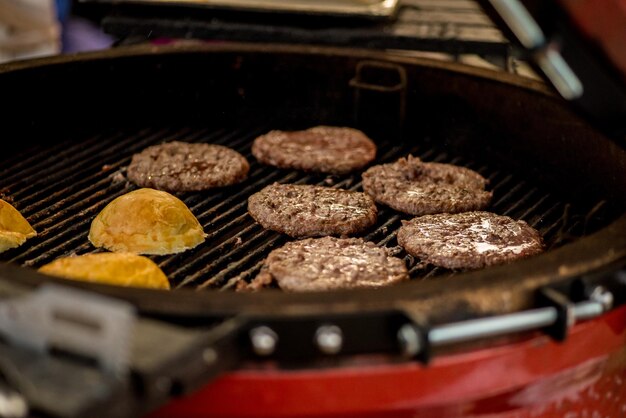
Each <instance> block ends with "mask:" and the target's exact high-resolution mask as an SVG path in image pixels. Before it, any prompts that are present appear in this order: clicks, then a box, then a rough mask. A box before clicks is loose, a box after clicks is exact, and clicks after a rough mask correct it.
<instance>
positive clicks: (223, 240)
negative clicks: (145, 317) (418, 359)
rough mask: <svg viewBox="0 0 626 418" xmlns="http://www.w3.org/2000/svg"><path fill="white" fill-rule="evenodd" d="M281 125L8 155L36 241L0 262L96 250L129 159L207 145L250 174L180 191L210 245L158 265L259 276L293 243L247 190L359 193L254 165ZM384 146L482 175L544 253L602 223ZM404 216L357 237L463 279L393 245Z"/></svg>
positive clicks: (218, 285) (422, 269)
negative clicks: (259, 213)
mask: <svg viewBox="0 0 626 418" xmlns="http://www.w3.org/2000/svg"><path fill="white" fill-rule="evenodd" d="M282 127H283V126H282V124H280V123H277V122H271V121H270V122H268V121H267V120H265V121H264V122H258V120H257V121H251V122H250V123H249V124H243V125H242V124H240V125H238V126H237V127H229V126H222V127H218V128H208V127H205V128H201V129H194V128H183V129H179V128H174V127H169V128H148V129H138V130H132V129H128V130H119V131H111V132H108V133H102V134H99V135H96V136H92V137H89V138H86V139H84V140H82V141H64V142H60V143H57V144H49V145H37V146H34V147H32V148H30V149H28V150H27V151H25V152H21V153H19V154H16V155H13V156H9V157H7V158H6V159H5V160H4V161H3V162H2V163H1V164H2V165H1V166H0V197H3V198H4V199H7V200H9V201H10V202H12V203H13V204H14V205H15V206H16V207H17V208H18V210H20V212H21V213H22V214H23V215H24V216H25V217H26V219H28V221H29V222H30V223H31V225H32V226H33V227H34V228H35V230H36V231H37V233H38V235H37V237H35V238H32V239H30V240H28V241H27V242H26V244H25V245H23V246H21V247H19V248H17V249H13V250H10V251H8V252H5V253H3V254H1V255H0V257H1V258H0V260H1V261H9V262H12V263H18V264H21V265H23V266H28V267H34V268H37V267H40V266H42V265H43V264H45V263H48V262H50V261H52V260H54V259H56V258H58V257H62V256H69V255H72V254H84V253H90V252H96V251H99V250H97V249H95V248H94V247H93V246H92V245H91V244H90V243H89V242H88V240H87V234H88V232H89V227H90V224H91V221H92V220H93V218H94V217H95V215H96V214H97V213H98V212H99V211H100V210H101V209H102V208H104V206H105V205H106V204H108V203H109V202H110V201H111V200H113V199H114V198H116V197H118V196H121V195H123V194H125V193H128V192H130V191H132V190H134V189H136V188H137V187H136V186H135V185H133V184H131V183H129V182H128V181H127V180H126V178H125V177H124V173H125V170H126V167H127V165H128V163H129V162H130V159H131V156H132V154H133V153H136V152H139V151H141V150H142V149H144V148H145V147H147V146H149V145H154V144H158V143H161V142H167V141H172V140H180V141H187V142H208V143H215V144H222V145H226V146H229V147H231V148H233V149H235V150H237V151H239V152H240V153H242V154H243V155H244V156H245V157H246V158H247V159H248V161H249V162H250V174H249V178H248V179H247V180H246V181H245V182H243V183H241V184H239V185H237V186H233V187H228V188H222V189H216V190H210V191H207V192H201V193H185V194H181V195H179V197H180V198H181V199H182V200H183V201H184V202H185V204H187V206H188V207H189V208H190V209H191V211H192V212H193V213H194V214H195V215H196V217H197V218H198V220H199V221H200V223H201V224H202V225H203V227H204V230H205V232H206V233H207V234H208V236H207V239H206V242H205V243H204V244H203V245H201V246H199V247H197V248H195V249H193V250H191V251H187V252H184V253H181V254H175V255H170V256H153V257H152V259H153V260H154V261H155V262H156V263H157V264H158V265H159V266H160V267H161V268H162V269H163V271H164V272H165V274H166V275H167V276H168V277H169V279H170V282H171V284H172V287H174V288H180V287H193V288H196V289H222V290H225V289H233V288H234V287H235V285H236V284H237V282H238V281H240V280H247V281H249V280H251V279H252V278H254V277H255V275H256V274H257V273H258V271H259V270H260V268H261V265H262V262H263V260H264V258H265V257H266V256H267V254H268V253H269V252H270V251H271V250H272V249H274V248H276V247H278V246H280V245H282V244H283V243H285V242H287V240H288V239H289V238H288V237H286V236H284V235H281V234H279V233H276V232H273V231H268V230H264V229H263V228H262V227H261V226H260V225H258V224H256V223H255V222H254V220H253V219H252V218H251V217H250V216H249V215H248V214H247V199H248V197H249V196H250V195H251V194H253V193H255V192H257V191H259V190H261V189H262V188H263V187H265V186H267V185H269V184H272V183H273V182H279V183H297V184H319V185H329V186H332V187H339V188H345V189H349V190H362V189H361V180H360V173H356V174H351V175H345V176H327V175H320V174H310V173H303V172H298V171H291V170H282V169H276V168H274V167H268V166H264V165H261V164H259V163H257V162H256V160H255V159H254V157H253V156H252V155H251V153H250V147H251V144H252V140H253V139H254V138H255V137H256V136H258V135H260V134H262V133H265V132H266V131H268V130H270V129H275V128H282ZM300 127H302V126H300ZM300 127H298V128H300ZM378 148H379V149H378V158H377V159H376V163H386V162H391V161H394V160H396V159H397V158H399V157H402V156H405V155H407V154H409V153H412V154H413V155H416V156H419V157H420V158H421V159H423V160H424V161H436V162H444V163H453V164H457V165H461V166H465V167H469V168H471V169H473V170H476V171H478V172H479V173H481V174H482V175H483V176H485V177H486V178H488V179H489V181H490V186H489V188H490V189H491V190H493V192H494V197H493V200H492V204H491V206H490V207H489V208H488V209H487V210H490V211H493V212H496V213H498V214H503V215H508V216H511V217H513V218H515V219H523V220H525V221H527V222H528V223H529V224H530V225H532V226H533V227H535V228H537V229H538V230H539V231H540V232H541V234H542V235H543V237H544V239H545V241H546V244H547V247H548V249H551V248H555V247H558V246H560V245H562V244H564V243H566V242H570V241H571V240H574V239H576V238H579V237H581V236H583V235H585V234H586V233H589V232H592V230H595V229H597V228H599V227H601V226H603V225H602V224H603V222H602V220H601V219H596V217H595V214H596V212H597V209H598V207H595V208H583V207H578V206H575V205H573V204H570V203H569V202H566V201H563V200H562V199H561V198H559V197H558V196H557V194H555V193H552V191H551V190H546V189H545V186H542V185H541V184H534V183H533V182H532V181H531V180H530V179H526V178H524V176H523V174H521V173H516V172H509V171H507V169H505V168H503V167H502V166H501V164H498V162H497V161H494V160H490V159H489V158H488V157H489V156H488V155H484V156H483V157H482V158H481V159H470V158H468V157H467V156H465V155H455V154H454V153H453V152H452V151H450V150H448V149H445V147H444V146H442V145H441V144H440V143H436V142H435V141H432V140H429V138H422V139H421V140H419V141H417V140H414V141H408V140H406V141H404V142H394V141H387V142H384V141H383V142H378ZM403 219H410V216H409V215H404V214H400V213H398V212H395V211H393V210H391V209H389V208H386V207H384V206H379V217H378V222H377V224H376V226H375V227H373V228H372V229H370V230H369V231H367V232H366V233H364V234H362V235H361V236H362V237H363V238H365V239H367V240H370V241H373V242H375V243H377V244H378V245H381V246H387V247H394V248H396V251H397V255H398V256H400V257H404V259H405V261H406V263H407V266H408V267H409V270H410V275H411V278H412V279H414V280H425V279H434V278H437V277H441V276H447V275H454V274H457V273H458V272H455V271H450V270H446V269H443V268H436V267H432V266H429V265H424V264H423V263H420V262H419V260H416V259H415V258H414V257H412V256H410V255H407V254H406V253H405V252H404V251H403V250H401V249H400V248H398V247H397V242H396V238H395V237H396V232H397V229H398V228H399V227H400V225H401V220H403Z"/></svg>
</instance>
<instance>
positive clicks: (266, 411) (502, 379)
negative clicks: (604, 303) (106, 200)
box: [150, 307, 626, 418]
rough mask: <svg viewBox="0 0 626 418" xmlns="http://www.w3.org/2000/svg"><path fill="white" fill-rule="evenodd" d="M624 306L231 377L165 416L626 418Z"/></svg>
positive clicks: (176, 405)
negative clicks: (516, 332) (507, 338)
mask: <svg viewBox="0 0 626 418" xmlns="http://www.w3.org/2000/svg"><path fill="white" fill-rule="evenodd" d="M625 343H626V307H623V308H620V309H617V310H615V311H613V312H611V313H609V314H607V315H604V316H603V317H601V318H598V319H596V320H593V321H589V322H585V323H582V324H579V325H576V326H575V327H574V328H573V329H572V331H571V333H570V336H569V337H568V340H567V342H565V343H556V342H554V341H552V340H550V339H549V338H548V337H546V336H542V335H536V336H533V337H529V338H528V339H526V340H524V341H521V342H516V343H512V344H507V345H504V346H499V347H493V348H488V349H480V350H475V351H468V352H464V353H460V354H453V355H446V356H441V357H436V358H435V359H434V361H433V362H432V363H431V364H430V365H428V366H421V365H419V364H415V363H401V364H395V365H380V366H373V365H369V366H359V367H357V366H354V367H349V368H333V369H327V370H299V371H284V370H283V371H280V370H244V371H238V372H233V373H229V374H227V375H225V376H223V377H222V378H220V379H218V380H217V381H215V382H214V383H212V384H209V385H207V386H205V387H204V388H202V389H201V390H199V391H198V392H196V393H195V394H193V395H191V396H188V397H186V398H182V399H179V400H176V401H174V402H172V403H170V404H169V405H166V406H165V407H163V408H161V409H160V410H158V411H156V412H155V413H153V414H152V415H151V417H150V418H161V417H172V416H176V417H200V416H215V417H247V416H250V417H253V416H254V417H287V416H291V417H347V416H348V417H368V418H371V417H438V418H445V417H474V418H476V417H490V418H494V417H498V418H527V417H528V418H530V417H567V418H584V417H589V418H604V417H626V346H625Z"/></svg>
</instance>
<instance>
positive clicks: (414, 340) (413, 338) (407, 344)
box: [396, 323, 423, 358]
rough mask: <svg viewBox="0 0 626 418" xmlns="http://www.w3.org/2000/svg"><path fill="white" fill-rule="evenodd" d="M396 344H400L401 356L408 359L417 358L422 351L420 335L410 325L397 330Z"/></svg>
mask: <svg viewBox="0 0 626 418" xmlns="http://www.w3.org/2000/svg"><path fill="white" fill-rule="evenodd" d="M396 335H397V338H398V343H399V344H400V350H401V352H402V355H403V356H405V357H408V358H412V357H415V356H417V355H418V354H419V353H420V352H421V351H422V349H423V344H422V339H421V338H420V334H419V333H418V332H417V329H415V326H413V325H412V324H410V323H407V324H404V325H402V326H401V327H400V328H398V332H397V334H396Z"/></svg>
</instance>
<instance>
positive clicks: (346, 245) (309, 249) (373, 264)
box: [249, 237, 409, 292]
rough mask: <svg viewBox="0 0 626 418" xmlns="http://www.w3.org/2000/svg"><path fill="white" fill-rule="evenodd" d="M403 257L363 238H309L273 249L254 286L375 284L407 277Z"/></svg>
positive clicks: (291, 288) (302, 287)
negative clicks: (271, 284) (272, 284)
mask: <svg viewBox="0 0 626 418" xmlns="http://www.w3.org/2000/svg"><path fill="white" fill-rule="evenodd" d="M408 278H409V274H408V272H407V269H406V266H405V264H404V261H402V260H400V259H399V258H396V257H393V256H392V255H391V254H390V253H389V251H388V250H387V249H386V248H381V247H378V246H376V245H375V244H374V243H372V242H368V241H364V240H363V239H361V238H334V237H324V238H309V239H305V240H301V241H294V242H289V243H287V244H285V245H284V246H282V247H281V248H277V249H276V250H274V251H272V252H271V253H270V254H269V256H268V257H267V259H266V260H265V263H264V266H263V269H262V271H261V273H259V275H258V276H257V278H255V279H254V281H253V282H252V284H251V285H250V286H249V288H251V289H255V288H258V287H260V286H259V285H266V284H268V283H269V282H272V281H273V280H275V281H276V282H277V284H278V286H279V287H280V288H281V289H283V290H286V291H291V292H304V291H322V290H336V289H352V288H359V287H363V288H375V287H381V286H386V285H389V284H393V283H397V282H400V281H403V280H408Z"/></svg>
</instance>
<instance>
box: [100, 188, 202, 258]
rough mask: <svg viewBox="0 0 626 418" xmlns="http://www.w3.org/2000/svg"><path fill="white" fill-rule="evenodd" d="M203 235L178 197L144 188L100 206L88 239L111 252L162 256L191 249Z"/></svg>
mask: <svg viewBox="0 0 626 418" xmlns="http://www.w3.org/2000/svg"><path fill="white" fill-rule="evenodd" d="M205 236H206V234H205V233H204V231H203V230H202V225H200V222H198V220H197V219H196V217H195V216H193V214H192V213H191V211H190V210H189V208H187V206H186V205H185V204H184V203H183V202H182V201H181V200H180V199H177V198H176V197H174V196H172V195H171V194H169V193H167V192H162V191H159V190H154V189H147V188H146V189H139V190H135V191H132V192H130V193H127V194H125V195H123V196H120V197H118V198H116V199H115V200H113V201H112V202H111V203H109V204H108V205H107V206H106V207H105V208H104V209H102V211H101V212H100V213H99V214H98V215H97V216H96V218H95V219H94V220H93V222H92V223H91V229H90V230H89V237H88V238H89V241H90V242H91V243H92V244H93V245H94V246H96V247H103V248H106V249H107V250H110V251H114V252H129V253H135V254H157V255H163V254H174V253H180V252H183V251H185V250H188V249H190V248H193V247H195V246H196V245H199V244H201V243H202V242H204V237H205Z"/></svg>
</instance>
